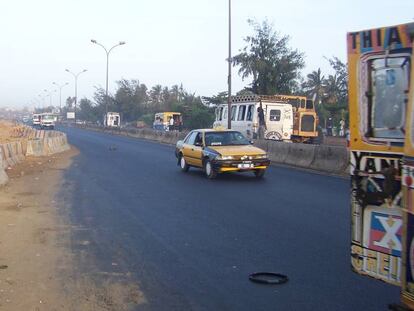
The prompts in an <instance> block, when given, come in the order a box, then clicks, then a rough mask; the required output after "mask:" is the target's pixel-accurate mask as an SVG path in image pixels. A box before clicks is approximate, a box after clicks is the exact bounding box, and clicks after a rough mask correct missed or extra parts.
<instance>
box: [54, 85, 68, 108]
mask: <svg viewBox="0 0 414 311" xmlns="http://www.w3.org/2000/svg"><path fill="white" fill-rule="evenodd" d="M53 84H54V85H56V86H57V87H58V88H59V113H62V89H63V88H64V87H65V86H66V85H68V84H69V82H66V83H65V84H57V83H56V82H53Z"/></svg>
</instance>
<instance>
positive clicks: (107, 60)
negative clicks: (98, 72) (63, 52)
mask: <svg viewBox="0 0 414 311" xmlns="http://www.w3.org/2000/svg"><path fill="white" fill-rule="evenodd" d="M91 42H92V43H93V44H97V45H99V46H101V47H102V48H103V49H104V50H105V53H106V88H105V125H106V115H107V114H108V78H109V53H111V51H112V50H113V49H114V48H116V47H117V46H120V45H124V44H125V41H119V43H118V44H115V45H114V46H113V47H111V48H110V49H109V50H108V49H107V48H106V47H105V46H104V45H103V44H101V43H99V42H98V41H96V40H94V39H92V40H91Z"/></svg>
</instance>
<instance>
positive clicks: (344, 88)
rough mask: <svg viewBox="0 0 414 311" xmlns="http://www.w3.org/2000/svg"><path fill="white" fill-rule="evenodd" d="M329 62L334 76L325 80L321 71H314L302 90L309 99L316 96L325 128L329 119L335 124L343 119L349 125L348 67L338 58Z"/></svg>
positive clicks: (309, 75) (303, 84)
mask: <svg viewBox="0 0 414 311" xmlns="http://www.w3.org/2000/svg"><path fill="white" fill-rule="evenodd" d="M327 60H328V62H329V64H330V65H331V67H332V69H333V70H334V74H333V75H329V76H328V77H327V78H325V76H324V75H322V72H321V70H320V69H318V70H316V71H313V72H311V73H310V74H308V75H307V80H306V81H305V82H303V83H302V89H303V91H304V93H305V94H306V95H307V96H308V97H313V96H315V99H316V100H315V103H316V110H317V113H318V116H319V119H320V121H321V124H322V125H323V126H324V125H325V122H326V120H327V119H328V118H329V117H331V118H333V120H334V124H338V123H339V121H340V120H341V119H344V120H345V121H346V122H347V123H348V116H349V112H348V71H347V66H346V64H345V63H343V62H342V61H341V60H340V59H339V58H337V57H333V58H330V59H328V58H327Z"/></svg>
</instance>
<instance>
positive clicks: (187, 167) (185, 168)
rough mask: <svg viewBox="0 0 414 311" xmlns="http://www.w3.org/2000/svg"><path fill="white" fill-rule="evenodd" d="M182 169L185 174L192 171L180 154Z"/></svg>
mask: <svg viewBox="0 0 414 311" xmlns="http://www.w3.org/2000/svg"><path fill="white" fill-rule="evenodd" d="M180 168H181V170H182V171H183V172H188V170H189V169H190V166H189V165H188V164H187V161H186V160H185V158H184V156H183V155H182V154H180Z"/></svg>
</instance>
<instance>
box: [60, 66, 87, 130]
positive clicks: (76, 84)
mask: <svg viewBox="0 0 414 311" xmlns="http://www.w3.org/2000/svg"><path fill="white" fill-rule="evenodd" d="M65 71H67V72H69V73H70V74H71V75H72V76H73V77H74V78H75V124H76V104H77V102H78V77H79V75H80V74H82V73H84V72H87V71H88V70H87V69H83V70H82V71H80V72H78V73H73V72H72V71H70V70H69V69H65Z"/></svg>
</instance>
